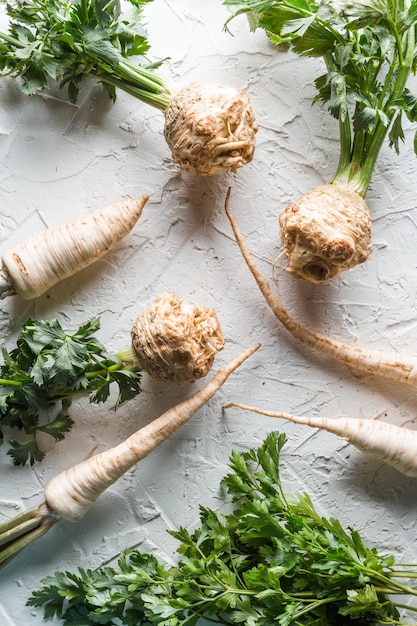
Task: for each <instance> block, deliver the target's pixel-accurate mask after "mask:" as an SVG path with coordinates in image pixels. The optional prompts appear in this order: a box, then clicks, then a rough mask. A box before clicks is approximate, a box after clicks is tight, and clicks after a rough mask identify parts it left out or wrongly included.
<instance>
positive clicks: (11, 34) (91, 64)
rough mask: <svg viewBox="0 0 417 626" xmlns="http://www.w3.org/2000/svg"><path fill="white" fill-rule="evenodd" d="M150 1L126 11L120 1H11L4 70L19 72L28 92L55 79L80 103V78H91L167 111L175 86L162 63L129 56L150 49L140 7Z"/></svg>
mask: <svg viewBox="0 0 417 626" xmlns="http://www.w3.org/2000/svg"><path fill="white" fill-rule="evenodd" d="M150 1H151V0H129V10H126V11H125V12H123V13H122V12H121V4H120V2H119V0H79V1H77V2H72V1H71V0H70V1H67V2H62V0H12V1H11V2H8V3H7V6H6V13H7V15H8V17H9V19H10V22H9V27H8V31H7V32H5V33H1V32H0V72H2V73H3V75H6V76H7V75H9V76H12V77H20V78H21V80H22V91H23V92H24V93H25V94H26V95H32V94H35V93H37V92H38V91H41V90H44V89H46V88H47V87H48V86H49V82H50V81H51V80H52V81H57V82H58V83H59V84H60V85H61V86H62V87H64V86H66V87H67V89H68V95H69V98H70V100H71V102H76V101H77V98H78V94H79V88H80V83H81V81H83V80H84V79H85V78H87V77H93V78H96V79H97V80H98V81H99V82H101V83H102V84H103V85H104V87H105V89H106V90H107V92H108V93H109V95H110V97H111V98H112V99H113V100H115V99H116V88H119V89H122V90H124V91H126V92H127V93H129V94H131V95H133V96H134V97H136V98H139V99H140V100H142V101H143V102H146V103H147V104H150V105H152V106H154V107H156V108H158V109H160V110H165V108H166V107H167V105H168V103H169V101H170V98H171V91H170V88H169V87H168V84H167V83H166V82H165V81H164V80H163V79H162V78H161V77H160V76H158V75H157V74H156V73H155V72H154V68H155V67H157V66H158V65H160V62H159V63H155V64H153V65H152V64H149V63H145V62H144V63H143V64H133V63H132V62H131V61H130V57H132V56H139V57H142V59H144V55H145V53H146V52H147V51H148V50H149V43H148V40H147V35H146V32H145V30H144V27H143V24H142V22H143V15H142V8H143V5H144V4H146V3H147V2H150Z"/></svg>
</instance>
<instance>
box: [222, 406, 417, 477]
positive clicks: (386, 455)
mask: <svg viewBox="0 0 417 626" xmlns="http://www.w3.org/2000/svg"><path fill="white" fill-rule="evenodd" d="M230 407H236V408H240V409H243V410H245V411H253V412H254V413H258V414H259V415H265V416H266V417H273V418H279V419H284V420H288V421H289V422H293V423H294V424H304V425H306V426H310V427H311V428H318V429H320V430H326V431H327V432H329V433H333V434H334V435H337V436H338V437H340V438H341V439H345V440H346V441H348V442H349V443H350V444H352V445H353V446H355V448H358V449H359V450H361V451H362V452H366V453H368V454H371V455H372V456H374V457H376V458H377V459H379V460H380V461H384V462H385V463H388V464H389V465H391V466H392V467H394V468H395V469H396V470H398V471H399V472H401V473H402V474H405V475H406V476H413V477H415V476H417V431H415V430H411V429H409V428H403V427H400V426H395V425H394V424H389V423H388V422H384V421H381V420H374V419H359V418H358V419H355V418H351V417H346V418H335V419H328V418H325V417H311V416H308V415H304V416H296V415H292V414H291V413H281V412H276V411H266V410H264V409H260V408H257V407H254V406H249V405H247V404H241V403H240V402H228V403H227V404H225V405H224V406H223V408H224V409H227V408H230Z"/></svg>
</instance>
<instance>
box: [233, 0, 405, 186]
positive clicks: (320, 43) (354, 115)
mask: <svg viewBox="0 0 417 626" xmlns="http://www.w3.org/2000/svg"><path fill="white" fill-rule="evenodd" d="M224 4H226V5H230V6H232V7H237V10H236V11H235V12H234V15H233V17H235V16H236V15H239V14H246V15H247V16H248V18H249V23H250V27H251V29H252V30H254V29H256V28H261V29H264V30H265V31H266V32H267V34H268V36H269V38H270V39H271V41H272V42H273V43H274V44H277V45H279V44H285V45H286V46H287V47H288V46H289V47H290V48H291V49H292V50H293V52H295V53H296V54H298V55H300V56H309V57H322V58H323V59H324V62H325V70H326V71H325V73H323V74H322V75H320V76H319V77H317V78H316V80H315V86H316V88H317V96H316V100H321V101H323V102H326V103H327V104H328V108H329V111H330V113H331V115H333V116H334V117H335V118H336V119H338V120H339V129H340V144H341V149H340V159H339V163H338V167H337V171H336V174H335V177H334V179H333V182H338V183H345V184H349V185H351V186H352V187H353V188H354V189H356V190H357V191H358V192H359V193H360V194H361V195H363V196H365V195H366V192H367V190H368V187H369V184H370V181H371V177H372V174H373V170H374V167H375V163H376V160H377V157H378V155H379V152H380V150H381V147H382V145H383V143H384V141H385V139H386V137H387V135H388V140H389V145H390V146H392V147H393V148H394V149H395V150H396V151H397V152H398V151H399V145H400V142H402V141H403V140H404V138H405V135H404V128H403V116H404V115H405V116H406V118H408V120H410V121H411V122H415V120H416V119H417V99H416V96H415V95H414V94H413V93H412V92H411V90H410V89H409V86H408V79H409V77H410V75H412V74H415V71H416V62H417V61H416V59H417V46H416V28H417V0H357V1H356V2H349V1H347V2H342V1H341V0H316V1H315V0H224ZM230 19H232V18H230ZM229 21H230V20H229ZM414 149H415V151H416V152H417V133H416V134H415V141H414Z"/></svg>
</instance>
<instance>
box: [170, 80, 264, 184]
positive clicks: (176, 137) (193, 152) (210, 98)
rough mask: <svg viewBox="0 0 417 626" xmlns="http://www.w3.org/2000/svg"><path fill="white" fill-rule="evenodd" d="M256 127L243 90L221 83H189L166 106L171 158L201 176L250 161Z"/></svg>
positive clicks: (231, 169)
mask: <svg viewBox="0 0 417 626" xmlns="http://www.w3.org/2000/svg"><path fill="white" fill-rule="evenodd" d="M257 130H258V126H257V123H256V120H255V114H254V112H253V109H252V106H251V103H250V100H249V98H248V96H247V94H245V92H243V91H241V90H240V89H237V88H234V87H230V86H227V85H222V84H220V83H210V82H197V83H191V84H190V85H187V86H186V87H183V88H182V89H180V90H179V91H178V92H177V93H176V94H174V95H173V97H172V99H171V101H170V103H169V105H168V107H167V109H166V110H165V126H164V135H165V139H166V142H167V144H168V146H169V148H170V150H171V153H172V157H173V159H174V160H175V161H176V162H177V163H178V164H179V165H180V167H181V168H182V169H184V170H186V171H189V172H194V173H196V174H200V175H203V176H212V175H214V174H218V173H220V172H222V171H225V170H226V171H232V172H234V171H236V170H237V169H238V168H239V167H242V166H243V165H245V164H246V163H250V161H252V158H253V155H254V151H255V134H256V132H257Z"/></svg>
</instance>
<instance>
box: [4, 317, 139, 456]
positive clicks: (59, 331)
mask: <svg viewBox="0 0 417 626" xmlns="http://www.w3.org/2000/svg"><path fill="white" fill-rule="evenodd" d="M99 328H100V320H99V318H96V319H93V320H91V321H89V322H87V323H85V324H83V325H81V326H80V327H79V328H78V329H77V330H75V331H74V332H69V331H66V330H64V329H63V328H62V326H61V324H60V322H59V321H58V320H57V319H52V320H49V321H46V320H34V319H32V318H29V319H27V320H26V322H24V324H23V325H22V328H21V332H20V335H19V337H18V339H17V345H16V348H14V349H13V350H11V351H7V350H6V349H4V348H3V350H2V354H3V363H2V364H1V365H0V425H2V426H9V427H16V428H17V429H19V430H21V431H24V433H25V437H24V438H23V439H22V440H18V439H11V440H10V441H9V443H10V449H9V450H8V454H9V455H10V456H11V457H12V459H13V462H14V464H15V465H24V464H25V463H26V462H27V461H29V462H30V464H31V465H32V464H33V463H34V462H35V461H40V460H42V458H43V457H44V452H43V451H42V450H41V449H40V447H39V445H38V441H37V435H38V433H40V432H43V433H47V434H48V435H51V436H52V437H53V438H54V439H55V440H60V439H63V438H64V436H65V433H66V432H68V431H69V430H70V428H71V426H72V425H73V420H72V419H71V418H70V417H69V416H68V414H67V410H68V408H69V406H70V405H71V402H72V400H73V398H74V397H76V396H78V395H80V394H89V399H90V402H94V403H100V402H104V401H105V400H107V398H108V397H109V395H110V386H111V385H112V383H115V384H116V385H117V387H118V390H119V392H118V396H117V399H116V402H115V406H116V407H117V406H119V405H120V404H121V403H122V402H125V401H127V400H130V399H131V398H133V397H134V396H135V395H136V394H138V393H139V392H140V391H141V388H140V374H139V373H138V372H137V371H135V361H134V357H133V353H132V350H131V349H128V350H125V351H123V352H119V353H118V354H115V355H113V354H109V353H108V352H107V351H106V349H105V348H104V346H103V345H102V344H101V343H100V342H99V341H98V340H97V338H96V336H95V333H96V331H98V330H99ZM57 406H58V407H59V409H60V410H59V411H58V413H57V414H56V415H55V416H54V417H52V418H51V419H50V421H48V422H46V423H45V420H44V419H42V418H43V417H44V416H45V415H47V414H48V412H50V410H51V409H53V408H56V407H57ZM1 440H3V434H1Z"/></svg>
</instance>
